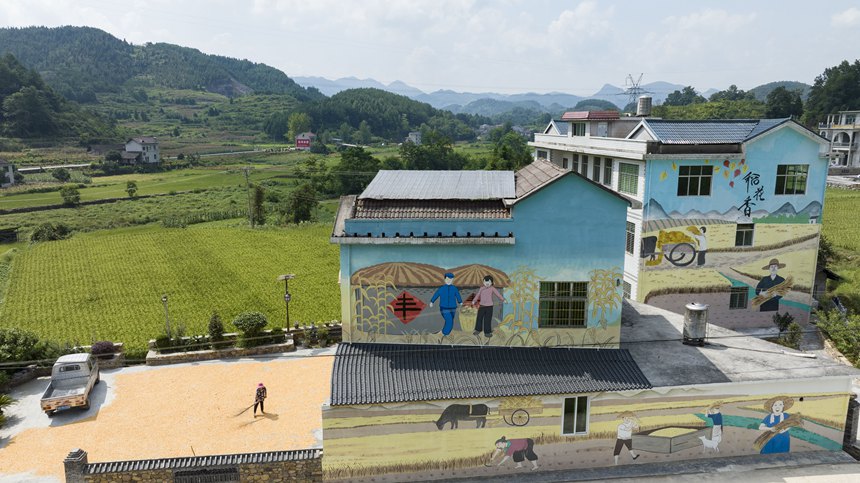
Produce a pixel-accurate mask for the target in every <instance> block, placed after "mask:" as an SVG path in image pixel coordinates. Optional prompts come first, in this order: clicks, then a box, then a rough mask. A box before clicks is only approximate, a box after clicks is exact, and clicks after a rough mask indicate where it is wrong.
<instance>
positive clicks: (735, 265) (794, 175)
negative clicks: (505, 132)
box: [529, 111, 830, 328]
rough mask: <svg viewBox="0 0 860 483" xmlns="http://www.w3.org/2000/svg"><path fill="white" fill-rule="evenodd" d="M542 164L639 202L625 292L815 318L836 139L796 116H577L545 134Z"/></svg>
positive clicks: (743, 323) (765, 315) (730, 320)
mask: <svg viewBox="0 0 860 483" xmlns="http://www.w3.org/2000/svg"><path fill="white" fill-rule="evenodd" d="M529 144H530V145H531V146H532V147H533V148H534V158H535V159H536V160H540V159H544V160H548V161H549V162H551V163H552V164H554V165H556V166H558V167H559V168H561V169H565V170H570V171H576V172H578V173H580V174H581V175H583V176H586V177H588V178H589V179H591V180H592V181H594V182H596V183H600V184H602V185H604V186H606V187H607V188H609V189H612V190H613V191H617V192H619V193H621V194H623V195H625V196H627V197H629V198H631V199H633V200H635V201H634V203H633V204H632V205H631V206H630V207H629V208H628V209H627V223H626V225H627V229H626V257H625V263H624V294H625V297H628V298H631V299H634V300H638V301H641V302H647V303H649V304H652V305H656V306H658V307H663V308H666V309H669V310H672V311H675V312H678V313H683V312H684V306H685V305H686V304H687V303H689V302H691V301H698V302H703V303H706V304H709V305H710V317H711V321H712V322H716V323H718V324H721V325H724V326H726V327H731V328H746V327H770V326H772V316H773V314H774V313H776V312H779V313H790V314H791V315H792V316H794V317H795V319H796V320H799V321H801V322H803V323H805V322H806V321H808V319H809V313H810V308H811V307H812V306H813V305H814V304H815V302H814V300H813V297H814V296H815V295H816V294H814V293H813V279H814V275H815V260H816V252H817V248H818V237H819V233H820V226H821V224H820V223H821V213H822V205H823V203H824V187H825V183H826V176H827V165H828V156H827V155H828V151H829V150H830V142H828V141H827V140H826V139H824V138H822V137H821V136H819V135H818V134H816V133H814V132H811V131H809V130H808V129H806V128H805V127H803V126H802V125H800V124H798V123H797V122H795V121H792V120H790V119H754V120H749V119H735V120H705V121H682V120H663V119H655V118H650V117H619V115H618V113H617V112H615V111H596V112H595V111H585V112H568V113H565V114H564V115H563V116H562V117H561V119H558V120H552V121H551V122H550V123H549V124H548V125H547V127H546V129H545V130H544V132H543V133H540V134H535V139H534V141H533V142H530V143H529Z"/></svg>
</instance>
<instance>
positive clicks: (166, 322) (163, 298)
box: [161, 294, 170, 338]
mask: <svg viewBox="0 0 860 483" xmlns="http://www.w3.org/2000/svg"><path fill="white" fill-rule="evenodd" d="M161 303H163V304H164V325H165V327H166V328H167V338H170V314H169V313H168V312H167V294H164V295H162V296H161Z"/></svg>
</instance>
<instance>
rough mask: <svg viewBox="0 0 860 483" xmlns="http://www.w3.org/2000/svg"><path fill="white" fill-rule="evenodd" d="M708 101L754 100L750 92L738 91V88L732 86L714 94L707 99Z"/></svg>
mask: <svg viewBox="0 0 860 483" xmlns="http://www.w3.org/2000/svg"><path fill="white" fill-rule="evenodd" d="M708 100H710V101H742V100H755V95H754V94H753V93H752V92H747V91H743V90H740V89H738V86H736V85H734V84H732V85H730V86H729V88H728V89H726V90H724V91H719V92H714V93H713V94H711V97H710V98H709V99H708Z"/></svg>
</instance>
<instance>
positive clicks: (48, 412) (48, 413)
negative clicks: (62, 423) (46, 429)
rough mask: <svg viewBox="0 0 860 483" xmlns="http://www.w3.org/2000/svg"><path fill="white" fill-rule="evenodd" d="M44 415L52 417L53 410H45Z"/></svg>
mask: <svg viewBox="0 0 860 483" xmlns="http://www.w3.org/2000/svg"><path fill="white" fill-rule="evenodd" d="M45 415H47V416H48V417H49V418H53V417H54V411H45Z"/></svg>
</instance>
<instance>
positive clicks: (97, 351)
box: [90, 340, 116, 356]
mask: <svg viewBox="0 0 860 483" xmlns="http://www.w3.org/2000/svg"><path fill="white" fill-rule="evenodd" d="M114 352H116V350H115V349H114V345H113V342H111V341H108V340H101V341H98V342H96V343H95V344H93V345H92V346H91V347H90V354H92V355H94V356H98V355H103V354H113V353H114Z"/></svg>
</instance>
